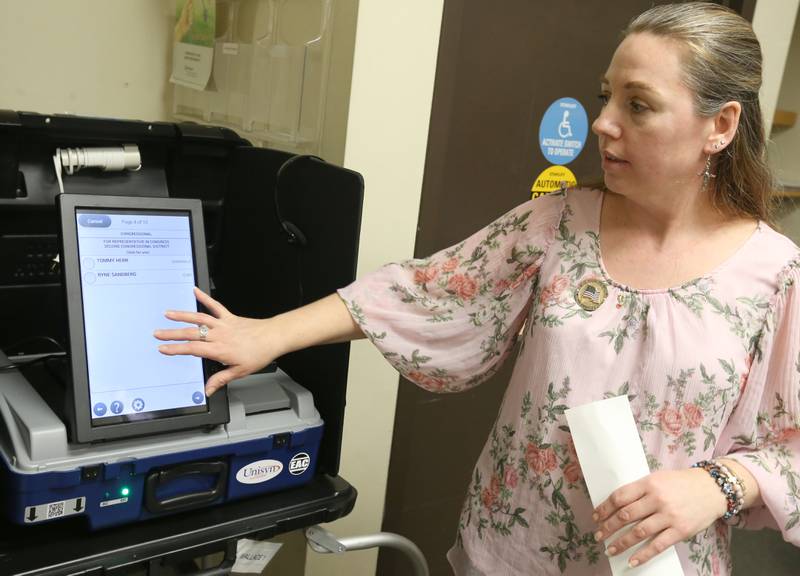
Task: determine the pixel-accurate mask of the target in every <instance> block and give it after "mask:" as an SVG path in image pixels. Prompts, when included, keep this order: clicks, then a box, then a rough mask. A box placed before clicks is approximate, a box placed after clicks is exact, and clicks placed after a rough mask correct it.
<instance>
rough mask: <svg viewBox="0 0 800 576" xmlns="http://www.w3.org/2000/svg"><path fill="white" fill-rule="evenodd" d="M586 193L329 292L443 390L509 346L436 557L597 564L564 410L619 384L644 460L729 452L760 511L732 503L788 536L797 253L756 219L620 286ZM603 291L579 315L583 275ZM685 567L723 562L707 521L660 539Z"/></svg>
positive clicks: (545, 569) (485, 565) (523, 209)
mask: <svg viewBox="0 0 800 576" xmlns="http://www.w3.org/2000/svg"><path fill="white" fill-rule="evenodd" d="M602 198H603V193H602V192H599V191H596V190H587V189H581V190H570V191H567V192H563V193H557V194H551V195H548V196H545V197H543V198H540V199H537V200H533V201H530V202H527V203H525V204H523V205H521V206H519V207H517V208H515V209H514V210H512V211H510V212H509V213H507V214H505V215H504V216H502V217H500V218H499V219H498V220H496V221H495V222H493V223H491V224H489V225H488V226H487V227H486V228H484V229H483V230H481V231H479V232H477V233H476V234H474V235H473V236H471V237H470V238H468V239H467V240H465V241H464V242H462V243H460V244H458V245H456V246H454V247H452V248H448V249H446V250H442V251H441V252H439V253H437V254H434V255H433V256H431V257H430V258H426V259H421V260H409V261H406V262H401V263H397V264H390V265H388V266H385V267H384V268H381V269H380V270H378V271H376V272H374V273H372V274H370V275H367V276H365V277H364V278H362V279H361V280H359V281H357V282H355V283H353V284H351V285H350V286H348V287H346V288H344V289H342V290H340V295H341V297H342V299H343V300H344V302H345V303H346V305H347V306H348V308H349V310H350V312H351V314H352V315H353V317H354V318H355V320H356V321H357V322H358V323H359V325H360V326H361V328H362V329H363V331H364V333H365V334H366V335H367V337H368V338H369V339H370V340H371V341H372V342H373V343H374V344H375V345H376V346H377V347H378V348H379V349H380V351H381V352H382V353H383V355H384V356H385V357H386V358H387V359H388V360H389V361H390V362H391V363H392V364H393V365H394V366H395V367H396V368H397V369H398V370H399V371H400V372H401V373H402V374H403V376H405V377H406V378H408V379H409V380H411V381H413V382H415V383H417V384H418V385H419V386H422V387H424V388H426V389H428V390H431V391H433V392H458V391H460V390H464V389H465V388H468V387H470V386H474V385H476V384H478V383H480V382H481V381H483V380H484V379H486V378H487V377H489V376H490V375H491V374H493V373H494V372H495V371H496V370H497V369H498V367H499V366H500V364H501V363H502V362H503V360H504V359H505V358H506V357H507V356H508V355H509V354H510V353H511V351H512V350H513V349H514V348H515V347H514V344H515V343H516V342H517V341H518V340H520V347H519V351H518V355H517V359H516V364H515V368H514V372H513V375H512V377H511V381H510V383H509V385H508V389H507V391H506V395H505V399H504V401H503V404H502V408H501V411H500V414H499V416H498V419H497V422H496V423H495V425H494V427H493V429H492V431H491V433H490V435H489V438H488V440H487V442H486V445H485V447H484V449H483V451H482V453H481V456H480V458H479V460H478V463H477V465H476V467H475V470H474V473H473V475H472V478H471V481H470V483H469V486H468V487H467V494H466V501H465V504H464V508H463V512H462V514H461V518H460V521H459V526H458V535H457V538H456V544H455V546H454V547H453V549H452V550H451V551H450V553H449V554H448V558H449V559H450V562H451V564H452V565H453V567H454V569H455V571H456V573H457V574H459V575H470V576H481V575H484V576H489V575H500V574H502V575H508V574H540V575H550V574H570V575H587V574H610V569H609V567H608V562H607V561H606V560H605V556H604V554H603V549H602V547H601V546H600V545H598V544H597V543H596V542H594V538H593V532H594V528H595V526H594V523H593V522H592V520H591V512H592V506H591V502H590V500H589V496H588V493H587V490H586V487H585V484H584V482H583V478H582V474H581V469H580V466H579V465H578V461H577V457H576V454H575V449H574V446H573V445H572V440H571V438H570V434H569V428H568V427H567V425H566V419H565V417H564V411H565V410H566V409H567V408H568V407H570V406H577V405H580V404H584V403H587V402H592V401H595V400H600V399H602V398H607V397H610V396H616V395H621V394H625V395H627V396H628V398H629V399H630V401H631V407H632V409H633V412H634V416H635V419H636V421H637V426H638V428H639V433H640V436H641V439H642V444H643V447H644V450H645V453H646V454H647V458H648V461H649V463H650V468H651V470H656V469H678V468H687V467H689V466H690V465H691V464H692V463H694V462H696V461H698V460H703V459H708V458H712V457H716V456H721V455H726V454H734V456H733V457H735V458H736V459H737V460H738V461H739V462H741V463H742V465H744V466H746V467H747V468H748V469H749V470H750V471H751V472H752V473H753V474H754V476H755V477H756V478H757V480H758V482H759V486H760V488H761V491H762V494H763V499H764V502H765V506H764V507H763V508H761V509H758V510H751V511H748V512H746V513H745V515H744V519H745V523H746V524H747V525H748V526H753V527H760V526H765V525H769V526H772V527H775V528H777V529H779V530H781V531H782V532H783V536H784V538H785V539H787V540H788V541H790V542H792V543H794V544H796V545H800V459H799V458H798V454H800V396H799V394H800V300H798V294H797V290H798V287H797V282H798V279H799V278H800V252H799V251H798V248H797V247H796V246H795V245H794V244H793V243H792V242H791V241H790V240H788V239H787V238H785V237H784V236H782V235H780V234H778V233H777V232H775V231H774V230H772V229H771V228H770V227H769V226H767V225H766V224H763V223H762V224H760V225H759V227H758V229H757V230H756V232H755V233H754V234H753V235H752V237H751V238H750V239H749V240H748V241H747V242H746V243H745V244H744V245H743V246H742V247H741V248H740V249H739V250H738V251H737V252H736V253H735V254H734V255H733V256H731V257H730V258H729V259H728V260H727V261H726V262H724V263H723V264H722V265H720V266H719V267H718V268H717V269H715V270H713V271H711V272H710V273H709V274H707V275H705V276H703V277H700V278H697V279H695V280H693V281H691V282H687V283H686V284H684V285H681V286H676V287H673V288H667V289H662V290H635V289H632V288H630V287H627V286H624V285H622V284H619V283H617V282H615V281H614V280H613V279H612V278H610V277H609V275H608V274H607V272H606V271H605V268H604V267H603V261H602V254H601V253H600V248H599V237H598V230H599V218H600V210H601V206H602ZM588 281H594V282H599V283H600V284H601V285H602V286H603V287H605V289H606V292H607V294H606V295H605V298H602V292H603V291H602V290H601V291H600V296H599V297H598V298H599V299H600V300H601V301H602V302H601V304H600V306H599V307H597V308H596V309H595V310H592V311H589V310H586V309H584V308H583V307H581V306H580V305H579V304H578V302H577V300H576V297H575V294H576V291H577V290H578V288H579V287H581V286H584V285H585V283H586V282H588ZM677 551H678V554H679V556H680V558H681V563H682V565H683V568H684V571H685V573H686V574H687V575H700V574H702V575H706V574H708V575H715V576H716V575H725V574H729V573H730V570H731V566H730V554H729V528H728V526H727V525H725V524H723V523H722V522H718V523H717V524H715V525H714V526H711V527H709V528H708V529H707V530H706V531H704V532H701V533H700V534H697V535H696V536H695V537H693V538H691V539H689V540H687V541H685V542H683V543H680V544H679V545H677Z"/></svg>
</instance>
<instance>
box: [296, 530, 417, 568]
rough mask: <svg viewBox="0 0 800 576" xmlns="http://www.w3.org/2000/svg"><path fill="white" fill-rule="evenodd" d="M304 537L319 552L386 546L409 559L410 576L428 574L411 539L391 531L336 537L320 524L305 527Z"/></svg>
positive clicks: (340, 552) (326, 552)
mask: <svg viewBox="0 0 800 576" xmlns="http://www.w3.org/2000/svg"><path fill="white" fill-rule="evenodd" d="M306 539H307V540H308V544H309V546H311V549H312V550H313V551H314V552H319V553H320V554H342V553H344V552H349V551H351V550H366V549H367V548H376V547H379V546H386V547H387V548H394V549H395V550H399V551H400V552H403V553H404V554H405V555H406V556H408V558H409V560H411V564H412V566H413V568H414V571H413V572H412V576H429V574H430V572H429V571H428V563H427V562H426V561H425V556H424V555H423V554H422V551H421V550H420V549H419V548H418V547H417V545H416V544H414V543H413V542H412V541H411V540H409V539H408V538H406V537H404V536H400V535H399V534H392V533H391V532H378V533H377V534H367V535H365V536H351V537H349V538H337V537H336V536H335V535H333V534H331V533H330V532H328V531H327V530H324V529H323V528H321V527H320V526H311V527H309V528H306Z"/></svg>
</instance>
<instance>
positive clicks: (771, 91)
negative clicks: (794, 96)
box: [753, 0, 800, 136]
mask: <svg viewBox="0 0 800 576" xmlns="http://www.w3.org/2000/svg"><path fill="white" fill-rule="evenodd" d="M798 5H800V0H760V1H758V2H756V9H755V13H754V14H753V30H754V31H755V33H756V36H758V40H759V42H760V43H761V50H762V52H763V54H764V72H763V84H762V86H761V94H760V99H761V109H762V110H763V112H764V120H765V122H766V129H767V136H769V133H770V128H771V127H772V118H773V116H774V114H775V108H776V105H777V102H778V94H779V92H780V89H781V82H782V80H783V71H784V68H785V66H786V57H787V54H788V53H789V44H790V43H791V41H792V30H793V28H794V23H795V18H796V15H797V7H798Z"/></svg>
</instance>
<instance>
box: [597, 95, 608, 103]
mask: <svg viewBox="0 0 800 576" xmlns="http://www.w3.org/2000/svg"><path fill="white" fill-rule="evenodd" d="M608 98H609V97H608V94H605V93H603V94H598V95H597V99H598V100H600V102H602V104H603V106H605V105H606V104H608Z"/></svg>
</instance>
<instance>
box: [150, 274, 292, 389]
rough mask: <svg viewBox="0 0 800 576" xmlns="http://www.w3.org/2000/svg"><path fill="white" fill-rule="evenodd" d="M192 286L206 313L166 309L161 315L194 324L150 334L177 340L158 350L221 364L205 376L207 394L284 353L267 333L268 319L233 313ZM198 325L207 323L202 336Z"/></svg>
mask: <svg viewBox="0 0 800 576" xmlns="http://www.w3.org/2000/svg"><path fill="white" fill-rule="evenodd" d="M194 290H195V296H196V298H197V301H198V302H200V303H201V304H202V305H203V306H205V307H206V309H207V310H208V311H209V312H210V314H205V313H202V312H186V311H177V310H169V311H167V312H166V314H165V316H166V317H167V318H169V319H170V320H174V321H175V322H186V323H188V324H195V325H196V326H191V327H183V328H174V329H168V330H156V331H155V333H154V336H155V337H156V338H158V339H159V340H164V341H176V340H179V341H181V342H180V343H176V344H162V345H161V346H159V347H158V350H159V351H160V352H161V353H162V354H166V355H167V356H176V355H184V354H185V355H192V356H197V357H199V358H208V359H209V360H214V361H216V362H219V363H221V364H223V365H224V366H225V368H224V369H223V370H220V371H219V372H217V373H216V374H214V375H213V376H211V378H209V379H208V382H207V383H206V394H207V395H208V396H211V395H212V394H213V393H214V392H216V391H217V390H219V389H220V388H222V387H223V386H225V385H227V384H228V383H229V382H231V381H232V380H236V379H237V378H243V377H244V376H247V375H248V374H252V373H253V372H256V371H257V370H260V369H261V368H263V367H264V366H266V365H267V364H269V363H270V362H272V361H273V360H275V358H277V357H278V356H280V355H281V354H283V353H284V351H282V350H280V349H279V348H278V347H277V343H278V342H279V341H280V339H279V338H278V335H277V334H273V336H272V337H271V336H270V332H271V330H270V328H271V323H272V320H270V319H265V320H255V319H253V318H243V317H242V316H236V315H235V314H232V313H231V312H229V311H228V309H227V308H225V307H224V306H223V305H222V304H220V303H219V302H217V301H216V300H214V299H213V298H212V297H211V296H209V295H208V294H206V293H205V292H203V291H202V290H200V289H199V288H195V289H194ZM202 326H206V327H207V331H206V334H205V337H203V336H202V331H203V329H201V327H202Z"/></svg>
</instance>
